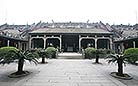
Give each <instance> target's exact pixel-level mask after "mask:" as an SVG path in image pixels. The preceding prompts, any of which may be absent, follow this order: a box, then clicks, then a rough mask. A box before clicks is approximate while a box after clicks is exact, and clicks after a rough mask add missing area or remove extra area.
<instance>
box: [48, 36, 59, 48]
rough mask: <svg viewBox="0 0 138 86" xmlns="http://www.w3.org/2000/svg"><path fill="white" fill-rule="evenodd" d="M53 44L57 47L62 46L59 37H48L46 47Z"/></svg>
mask: <svg viewBox="0 0 138 86" xmlns="http://www.w3.org/2000/svg"><path fill="white" fill-rule="evenodd" d="M49 46H53V47H55V48H59V47H60V40H59V39H58V38H48V39H47V40H46V47H49Z"/></svg>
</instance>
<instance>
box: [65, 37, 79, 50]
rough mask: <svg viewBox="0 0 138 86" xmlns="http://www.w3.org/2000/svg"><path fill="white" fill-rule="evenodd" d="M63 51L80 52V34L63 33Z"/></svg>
mask: <svg viewBox="0 0 138 86" xmlns="http://www.w3.org/2000/svg"><path fill="white" fill-rule="evenodd" d="M62 51H63V52H78V51H79V36H78V35H63V36H62Z"/></svg>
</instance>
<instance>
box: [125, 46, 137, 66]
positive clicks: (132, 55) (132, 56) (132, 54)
mask: <svg viewBox="0 0 138 86" xmlns="http://www.w3.org/2000/svg"><path fill="white" fill-rule="evenodd" d="M124 55H125V56H127V57H128V59H127V60H128V62H129V63H131V64H136V61H138V48H129V49H127V50H125V52H124Z"/></svg>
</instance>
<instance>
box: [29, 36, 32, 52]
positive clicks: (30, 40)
mask: <svg viewBox="0 0 138 86" xmlns="http://www.w3.org/2000/svg"><path fill="white" fill-rule="evenodd" d="M31 42H32V38H30V39H29V50H30V49H31V46H32V45H31V44H32V43H31Z"/></svg>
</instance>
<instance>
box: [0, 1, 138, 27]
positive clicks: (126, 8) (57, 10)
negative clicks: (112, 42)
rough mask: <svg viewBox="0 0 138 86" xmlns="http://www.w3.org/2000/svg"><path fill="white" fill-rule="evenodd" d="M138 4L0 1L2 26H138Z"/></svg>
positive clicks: (133, 2) (117, 2) (118, 2)
mask: <svg viewBox="0 0 138 86" xmlns="http://www.w3.org/2000/svg"><path fill="white" fill-rule="evenodd" d="M137 16H138V0H0V25H1V24H4V23H6V22H7V23H8V24H27V23H28V24H32V23H34V22H36V23H37V22H39V21H40V20H41V21H43V22H52V21H51V20H52V19H53V20H54V21H55V22H69V21H72V22H87V20H88V19H89V22H99V21H102V22H103V23H109V24H136V23H138V19H137Z"/></svg>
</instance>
